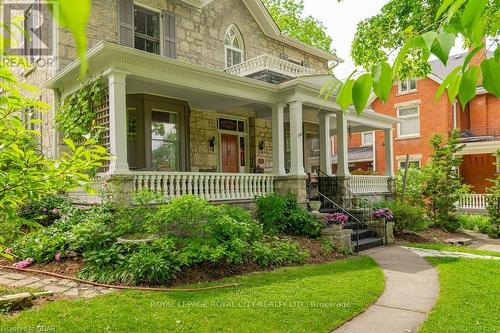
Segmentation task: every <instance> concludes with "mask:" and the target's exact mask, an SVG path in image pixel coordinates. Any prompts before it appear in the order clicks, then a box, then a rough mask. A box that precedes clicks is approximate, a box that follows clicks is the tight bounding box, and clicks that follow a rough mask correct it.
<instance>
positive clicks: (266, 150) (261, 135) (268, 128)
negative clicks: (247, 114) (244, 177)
mask: <svg viewBox="0 0 500 333" xmlns="http://www.w3.org/2000/svg"><path fill="white" fill-rule="evenodd" d="M249 134H250V135H249V138H250V147H249V148H250V161H251V163H250V165H251V167H252V168H255V167H260V168H262V169H264V172H265V173H272V171H273V134H272V122H271V121H269V120H264V119H258V118H251V119H250V133H249ZM261 142H263V143H264V144H263V149H262V150H261V149H260V148H259V145H260V143H261Z"/></svg>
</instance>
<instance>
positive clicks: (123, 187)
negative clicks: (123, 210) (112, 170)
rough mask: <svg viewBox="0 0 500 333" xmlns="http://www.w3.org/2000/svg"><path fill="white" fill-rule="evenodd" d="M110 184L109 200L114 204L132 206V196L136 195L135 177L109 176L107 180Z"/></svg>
mask: <svg viewBox="0 0 500 333" xmlns="http://www.w3.org/2000/svg"><path fill="white" fill-rule="evenodd" d="M105 182H106V184H108V191H109V196H110V198H109V200H110V201H111V202H112V203H114V204H125V205H130V204H132V195H133V193H134V176H133V175H117V174H112V175H108V176H106V178H105Z"/></svg>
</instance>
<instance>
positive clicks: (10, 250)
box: [3, 247, 12, 254]
mask: <svg viewBox="0 0 500 333" xmlns="http://www.w3.org/2000/svg"><path fill="white" fill-rule="evenodd" d="M3 252H5V253H8V254H12V249H11V248H10V247H8V248H6V249H5V250H4V251H3Z"/></svg>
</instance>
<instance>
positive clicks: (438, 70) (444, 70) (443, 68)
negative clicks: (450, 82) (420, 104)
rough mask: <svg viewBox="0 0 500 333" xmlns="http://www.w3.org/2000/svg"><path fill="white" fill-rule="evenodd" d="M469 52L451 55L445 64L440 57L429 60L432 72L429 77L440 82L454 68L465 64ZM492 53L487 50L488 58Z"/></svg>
mask: <svg viewBox="0 0 500 333" xmlns="http://www.w3.org/2000/svg"><path fill="white" fill-rule="evenodd" d="M480 52H481V51H480ZM467 54H469V52H463V53H459V54H455V55H452V56H450V57H449V58H448V62H447V63H446V65H443V63H442V62H441V60H439V59H436V60H431V61H429V65H430V66H431V73H430V74H429V75H428V77H429V78H430V79H432V80H434V81H436V82H438V83H441V82H443V80H444V79H445V78H446V76H447V75H448V74H450V73H451V71H452V70H454V69H455V68H457V67H458V66H462V65H463V63H464V61H465V57H466V56H467ZM491 55H492V53H491V52H486V57H487V58H489V57H490V56H491Z"/></svg>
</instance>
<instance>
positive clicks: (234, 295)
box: [0, 257, 384, 332]
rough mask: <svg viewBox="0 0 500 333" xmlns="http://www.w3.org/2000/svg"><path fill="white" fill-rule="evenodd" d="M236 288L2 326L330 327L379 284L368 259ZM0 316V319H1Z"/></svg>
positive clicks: (48, 311) (74, 304) (134, 298)
mask: <svg viewBox="0 0 500 333" xmlns="http://www.w3.org/2000/svg"><path fill="white" fill-rule="evenodd" d="M226 282H239V283H242V285H241V286H239V287H237V288H231V289H218V290H211V291H205V292H196V293H180V292H175V293H153V292H135V291H128V292H120V293H114V294H109V295H106V296H100V297H97V298H95V299H92V300H83V299H78V300H67V301H57V302H53V303H48V304H46V305H44V306H42V307H40V308H36V309H31V310H27V311H25V312H23V313H21V314H20V315H19V316H16V317H14V318H12V319H8V320H6V319H5V318H3V320H4V322H3V323H2V327H14V326H15V327H33V326H37V325H43V326H45V327H54V328H55V330H56V331H57V332H158V331H161V332H329V331H330V330H332V329H333V328H335V327H337V326H339V325H340V324H342V323H343V322H345V321H347V320H349V319H351V318H352V317H353V316H355V315H356V314H358V313H360V312H362V311H363V310H364V309H365V308H366V307H368V306H369V305H370V304H371V303H373V302H374V301H375V300H376V299H377V298H378V296H379V295H380V294H381V293H382V291H383V289H384V276H383V273H382V271H381V269H380V268H379V267H378V266H377V264H376V263H375V262H374V261H373V260H372V259H371V258H369V257H356V258H351V259H346V260H341V261H336V262H333V263H328V264H323V265H306V266H301V267H292V268H283V269H279V270H276V271H273V272H269V273H257V274H252V275H246V276H240V277H234V278H228V279H226ZM0 318H1V317H0Z"/></svg>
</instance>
